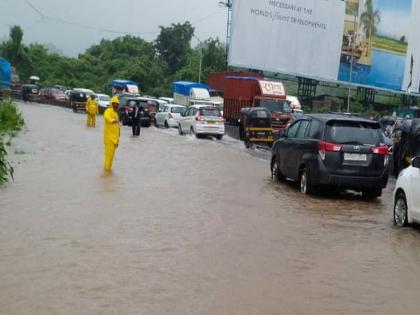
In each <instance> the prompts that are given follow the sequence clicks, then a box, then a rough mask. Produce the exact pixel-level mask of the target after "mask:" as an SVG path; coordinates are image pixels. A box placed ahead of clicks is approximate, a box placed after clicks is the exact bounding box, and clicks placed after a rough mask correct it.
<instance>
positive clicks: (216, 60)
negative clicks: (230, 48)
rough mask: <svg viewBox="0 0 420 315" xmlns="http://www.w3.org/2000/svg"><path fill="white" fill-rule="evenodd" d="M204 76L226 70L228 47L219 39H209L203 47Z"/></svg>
mask: <svg viewBox="0 0 420 315" xmlns="http://www.w3.org/2000/svg"><path fill="white" fill-rule="evenodd" d="M203 69H204V71H203V76H204V78H206V77H207V75H208V74H209V73H210V72H218V71H224V70H226V48H225V45H224V44H222V43H221V42H220V41H219V39H212V38H210V39H208V40H206V41H205V42H204V47H203Z"/></svg>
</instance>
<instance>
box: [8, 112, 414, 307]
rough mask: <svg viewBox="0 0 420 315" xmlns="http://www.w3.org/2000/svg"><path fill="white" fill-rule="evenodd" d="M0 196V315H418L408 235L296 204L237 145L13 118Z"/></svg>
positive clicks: (64, 118) (372, 207)
mask: <svg viewBox="0 0 420 315" xmlns="http://www.w3.org/2000/svg"><path fill="white" fill-rule="evenodd" d="M19 108H20V109H21V110H22V112H23V114H24V117H25V120H26V124H27V130H26V131H25V132H23V133H21V134H20V135H19V136H18V137H17V138H14V139H13V144H12V146H11V147H10V148H9V151H10V158H11V159H12V160H13V161H14V166H15V169H16V171H15V181H14V182H13V183H10V184H8V185H6V186H4V187H2V188H1V189H0V314H19V315H21V314H180V315H181V314H182V315H186V314H227V315H230V314H238V315H239V314H240V315H243V314H419V313H420V279H419V272H418V271H419V267H420V229H419V228H417V227H410V228H404V229H399V228H396V227H394V226H393V223H392V197H391V191H392V188H393V185H394V184H395V180H394V181H391V182H390V184H389V186H388V188H387V189H386V191H385V192H384V195H383V196H382V198H379V199H378V200H377V201H370V202H367V201H363V200H361V199H360V198H359V197H358V196H356V195H354V194H346V195H343V196H335V197H328V196H315V197H307V196H304V195H302V194H301V193H299V192H298V189H297V187H296V186H294V185H293V184H291V183H273V182H272V181H271V179H270V177H269V167H268V164H269V163H268V159H269V153H268V152H265V151H263V150H246V149H245V148H244V146H243V144H241V143H240V142H239V141H237V140H234V139H231V138H229V137H225V139H223V140H222V141H216V140H212V139H195V138H193V137H191V136H179V135H178V133H177V131H176V130H172V129H171V130H165V129H156V128H154V127H151V128H148V129H146V128H144V129H142V130H141V136H140V138H132V137H131V129H129V128H128V127H123V128H122V132H121V143H120V146H119V148H118V151H117V155H116V159H115V161H114V171H113V173H112V174H110V175H106V174H104V172H103V171H102V163H103V145H102V127H103V121H102V117H99V118H98V126H97V127H96V128H95V129H88V128H86V127H85V126H84V125H85V116H84V115H81V114H74V113H73V112H71V111H70V110H69V109H64V108H58V107H51V106H47V105H39V104H25V105H24V104H19Z"/></svg>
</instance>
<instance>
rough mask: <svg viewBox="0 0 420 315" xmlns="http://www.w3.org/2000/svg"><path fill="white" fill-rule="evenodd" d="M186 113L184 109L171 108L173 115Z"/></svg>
mask: <svg viewBox="0 0 420 315" xmlns="http://www.w3.org/2000/svg"><path fill="white" fill-rule="evenodd" d="M184 111H185V108H184V107H172V108H171V113H174V114H181V113H183V112H184Z"/></svg>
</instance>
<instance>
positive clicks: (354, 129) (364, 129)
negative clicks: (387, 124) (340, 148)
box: [325, 121, 384, 145]
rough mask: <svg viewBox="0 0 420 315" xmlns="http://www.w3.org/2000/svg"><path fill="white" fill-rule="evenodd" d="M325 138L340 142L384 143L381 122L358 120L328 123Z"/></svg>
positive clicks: (360, 143)
mask: <svg viewBox="0 0 420 315" xmlns="http://www.w3.org/2000/svg"><path fill="white" fill-rule="evenodd" d="M325 140H326V141H328V142H333V143H340V144H355V145H362V144H370V145H378V144H380V143H384V138H383V136H382V132H381V131H380V126H379V124H372V123H368V122H358V121H333V122H330V123H328V124H327V126H326V130H325Z"/></svg>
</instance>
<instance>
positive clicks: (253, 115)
mask: <svg viewBox="0 0 420 315" xmlns="http://www.w3.org/2000/svg"><path fill="white" fill-rule="evenodd" d="M250 117H251V118H268V117H269V116H268V113H267V112H266V111H264V110H256V111H253V112H251V115H250Z"/></svg>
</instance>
